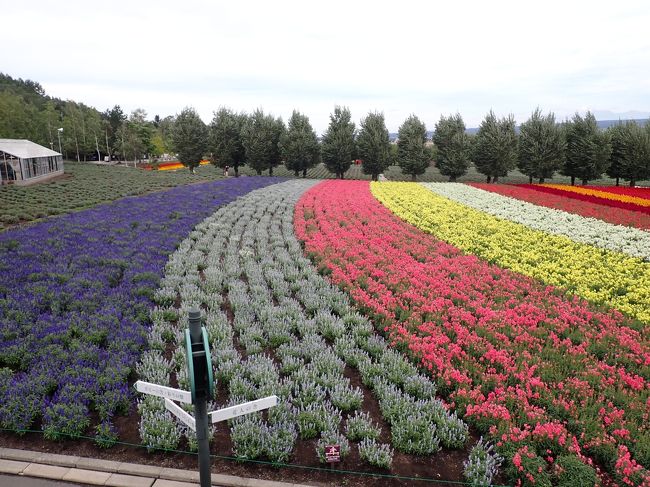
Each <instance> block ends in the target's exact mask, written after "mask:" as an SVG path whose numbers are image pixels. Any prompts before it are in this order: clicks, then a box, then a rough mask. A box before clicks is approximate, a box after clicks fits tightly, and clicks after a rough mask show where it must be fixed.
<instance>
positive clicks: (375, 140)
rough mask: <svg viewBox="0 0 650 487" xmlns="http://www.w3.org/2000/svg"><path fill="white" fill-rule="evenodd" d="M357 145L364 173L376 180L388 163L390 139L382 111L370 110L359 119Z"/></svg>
mask: <svg viewBox="0 0 650 487" xmlns="http://www.w3.org/2000/svg"><path fill="white" fill-rule="evenodd" d="M357 145H358V148H359V157H360V158H361V161H362V163H361V164H362V168H363V172H364V174H370V175H371V176H372V179H373V181H377V179H378V177H379V174H381V173H382V172H384V169H386V168H387V167H388V166H389V165H390V140H389V137H388V129H387V128H386V123H385V122H384V114H383V113H378V112H370V113H368V115H367V116H366V117H365V118H364V119H363V120H361V130H359V136H358V138H357Z"/></svg>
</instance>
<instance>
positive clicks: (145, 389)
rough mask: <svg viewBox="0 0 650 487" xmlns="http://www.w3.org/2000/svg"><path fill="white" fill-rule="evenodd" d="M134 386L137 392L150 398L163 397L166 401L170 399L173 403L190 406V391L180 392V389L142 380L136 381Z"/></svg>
mask: <svg viewBox="0 0 650 487" xmlns="http://www.w3.org/2000/svg"><path fill="white" fill-rule="evenodd" d="M134 385H135V388H136V390H137V391H138V392H142V393H144V394H150V395H152V396H158V397H164V398H167V399H172V400H174V401H179V402H184V403H186V404H192V393H191V392H190V391H182V390H180V389H174V388H172V387H167V386H161V385H158V384H152V383H151V382H145V381H143V380H139V381H137V382H136V383H135V384H134Z"/></svg>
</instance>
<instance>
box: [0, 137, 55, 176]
mask: <svg viewBox="0 0 650 487" xmlns="http://www.w3.org/2000/svg"><path fill="white" fill-rule="evenodd" d="M61 174H63V158H62V156H61V154H59V153H58V152H55V151H53V150H50V149H48V148H47V147H43V146H42V145H38V144H36V143H34V142H31V141H29V140H24V139H0V180H1V181H2V184H16V185H28V184H34V183H37V182H41V181H44V180H47V179H50V178H53V177H55V176H59V175H61Z"/></svg>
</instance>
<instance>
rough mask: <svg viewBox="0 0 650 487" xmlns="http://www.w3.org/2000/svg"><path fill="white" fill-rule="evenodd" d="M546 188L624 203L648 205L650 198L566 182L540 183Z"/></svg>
mask: <svg viewBox="0 0 650 487" xmlns="http://www.w3.org/2000/svg"><path fill="white" fill-rule="evenodd" d="M540 186H545V187H547V188H553V189H561V190H562V191H570V192H572V193H578V194H585V195H588V196H596V197H598V198H604V199H607V200H613V201H622V202H624V203H632V204H634V205H639V206H650V200H649V199H646V198H638V197H636V196H630V195H627V194H618V193H610V192H609V191H600V190H597V189H593V188H582V187H580V186H569V185H567V184H540Z"/></svg>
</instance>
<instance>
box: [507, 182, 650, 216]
mask: <svg viewBox="0 0 650 487" xmlns="http://www.w3.org/2000/svg"><path fill="white" fill-rule="evenodd" d="M519 186H520V187H522V188H527V189H532V190H535V191H540V192H542V193H547V194H553V195H558V196H564V197H566V198H573V199H576V200H580V201H585V202H587V203H591V204H596V205H605V206H609V207H612V208H619V209H623V210H629V211H638V212H640V213H643V214H646V215H650V207H648V206H642V205H637V204H635V203H630V202H629V201H620V200H617V199H611V198H601V197H600V196H595V195H593V194H586V193H580V192H576V191H566V190H565V188H571V187H572V186H561V187H560V188H556V187H549V186H545V185H542V184H521V185H519Z"/></svg>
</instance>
